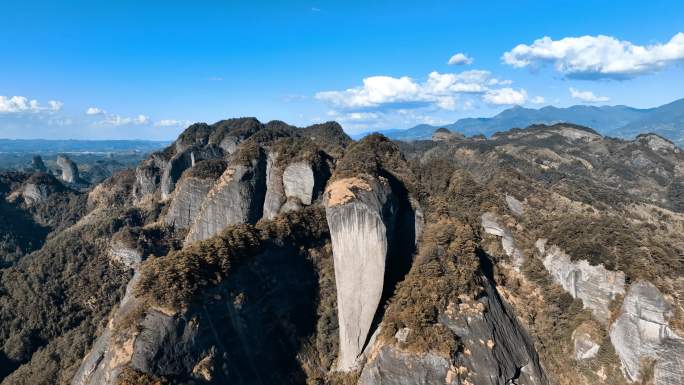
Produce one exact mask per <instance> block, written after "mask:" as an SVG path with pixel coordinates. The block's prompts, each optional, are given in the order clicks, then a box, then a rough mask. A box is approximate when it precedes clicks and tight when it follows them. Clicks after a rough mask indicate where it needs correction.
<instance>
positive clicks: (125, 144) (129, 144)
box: [0, 138, 171, 154]
mask: <svg viewBox="0 0 684 385" xmlns="http://www.w3.org/2000/svg"><path fill="white" fill-rule="evenodd" d="M169 143H171V142H170V141H154V140H76V139H59V140H52V139H1V138H0V153H36V154H50V153H60V152H64V153H108V152H114V153H121V152H143V153H146V152H151V151H156V150H159V149H162V148H164V147H166V146H167V145H168V144H169Z"/></svg>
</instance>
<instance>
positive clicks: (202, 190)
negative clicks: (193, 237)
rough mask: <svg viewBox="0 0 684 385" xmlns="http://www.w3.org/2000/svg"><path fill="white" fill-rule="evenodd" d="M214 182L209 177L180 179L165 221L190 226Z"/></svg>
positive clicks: (177, 225) (183, 226)
mask: <svg viewBox="0 0 684 385" xmlns="http://www.w3.org/2000/svg"><path fill="white" fill-rule="evenodd" d="M214 183H215V180H214V179H211V178H209V179H204V178H195V177H188V178H183V179H181V180H180V182H179V183H178V185H177V186H176V191H175V192H174V196H173V200H172V201H171V205H170V206H169V211H168V213H167V214H166V218H165V221H166V223H167V224H170V225H173V226H175V227H177V228H181V229H186V228H188V227H190V225H191V224H192V222H193V221H194V219H195V218H196V217H197V215H198V214H199V212H200V208H201V206H202V202H204V199H205V198H206V196H207V194H208V193H209V190H211V188H212V187H213V186H214Z"/></svg>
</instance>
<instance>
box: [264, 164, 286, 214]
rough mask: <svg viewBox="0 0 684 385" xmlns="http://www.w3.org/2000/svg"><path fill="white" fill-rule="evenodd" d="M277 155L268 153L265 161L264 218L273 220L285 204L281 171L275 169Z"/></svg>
mask: <svg viewBox="0 0 684 385" xmlns="http://www.w3.org/2000/svg"><path fill="white" fill-rule="evenodd" d="M277 161H278V154H277V153H275V152H270V153H269V154H268V159H267V161H266V196H265V198H264V218H266V219H273V218H275V217H276V215H278V213H279V212H280V207H281V206H282V205H283V203H284V202H285V191H284V189H283V179H282V170H281V169H279V168H278V167H276V164H277Z"/></svg>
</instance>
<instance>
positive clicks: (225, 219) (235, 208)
mask: <svg viewBox="0 0 684 385" xmlns="http://www.w3.org/2000/svg"><path fill="white" fill-rule="evenodd" d="M264 158H265V157H264V156H263V155H262V156H260V157H259V158H258V159H255V160H253V161H252V162H251V164H250V165H249V166H245V165H241V164H240V165H233V166H229V167H228V168H227V169H226V171H225V172H224V173H223V175H221V177H220V178H219V180H218V181H216V184H215V185H214V186H213V187H212V188H211V190H210V191H209V193H208V194H207V197H206V199H205V200H204V202H203V203H202V206H201V208H200V210H199V214H198V215H197V217H196V218H195V220H194V221H193V223H192V225H191V226H190V232H189V233H188V236H187V238H186V239H185V241H186V242H193V241H197V240H202V239H207V238H209V237H211V236H213V235H215V234H218V233H219V232H220V231H221V230H223V229H224V228H225V227H226V226H230V225H234V224H238V223H255V222H256V221H258V220H259V219H260V218H261V216H262V212H263V205H264V196H265V192H266V160H265V159H264Z"/></svg>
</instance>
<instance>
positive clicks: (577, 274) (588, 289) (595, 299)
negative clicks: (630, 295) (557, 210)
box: [536, 241, 625, 323]
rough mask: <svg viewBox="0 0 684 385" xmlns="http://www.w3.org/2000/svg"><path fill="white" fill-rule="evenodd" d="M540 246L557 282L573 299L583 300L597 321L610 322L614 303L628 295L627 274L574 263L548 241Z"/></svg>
mask: <svg viewBox="0 0 684 385" xmlns="http://www.w3.org/2000/svg"><path fill="white" fill-rule="evenodd" d="M536 246H537V248H538V250H539V251H540V252H541V253H542V254H543V255H544V257H543V258H544V259H543V263H544V267H546V270H548V271H549V273H550V274H551V276H552V277H553V279H554V281H556V282H557V283H559V284H560V285H561V286H563V288H564V289H565V291H567V292H568V293H569V294H570V295H572V297H573V298H579V299H581V300H582V303H583V304H584V307H586V308H588V309H591V311H592V313H593V315H594V316H595V317H596V319H597V320H599V321H601V322H603V323H606V322H608V319H609V318H610V309H609V305H610V302H611V301H612V300H613V299H615V298H616V297H617V296H618V295H620V294H624V293H625V274H624V273H623V272H621V271H610V270H607V269H606V268H605V267H603V265H597V266H592V265H590V264H589V262H587V261H586V260H578V261H572V260H571V259H570V256H569V255H567V254H566V253H564V252H563V250H561V249H560V248H559V247H557V246H547V245H546V243H545V242H544V241H537V243H536Z"/></svg>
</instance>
